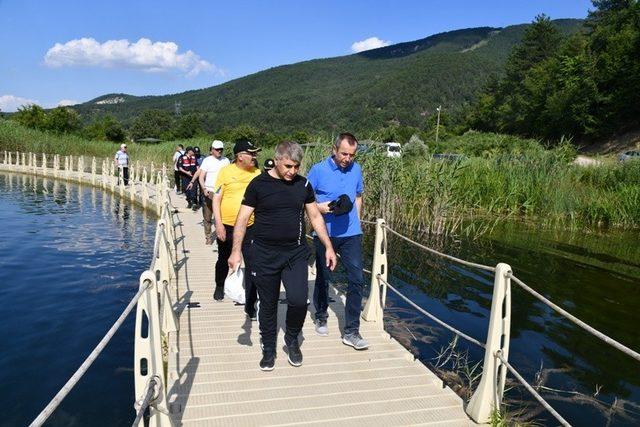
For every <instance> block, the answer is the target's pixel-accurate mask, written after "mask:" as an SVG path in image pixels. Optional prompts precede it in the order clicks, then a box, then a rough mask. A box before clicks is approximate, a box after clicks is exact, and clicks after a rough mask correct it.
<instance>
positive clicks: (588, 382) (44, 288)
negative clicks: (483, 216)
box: [0, 173, 640, 426]
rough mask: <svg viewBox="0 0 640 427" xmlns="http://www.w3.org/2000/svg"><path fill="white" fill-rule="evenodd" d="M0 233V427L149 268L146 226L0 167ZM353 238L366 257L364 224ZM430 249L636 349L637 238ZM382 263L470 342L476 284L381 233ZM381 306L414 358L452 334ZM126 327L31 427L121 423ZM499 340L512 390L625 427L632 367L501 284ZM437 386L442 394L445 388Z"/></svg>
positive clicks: (638, 395) (30, 405) (73, 363)
mask: <svg viewBox="0 0 640 427" xmlns="http://www.w3.org/2000/svg"><path fill="white" fill-rule="evenodd" d="M0 224H2V225H3V227H4V229H5V233H4V234H5V237H4V238H3V239H0V284H1V286H0V301H2V304H0V316H1V318H2V319H3V322H2V323H0V342H1V343H2V351H1V352H0V399H1V400H2V402H3V403H4V404H5V408H6V409H5V410H4V411H3V416H2V417H1V418H0V426H21V425H26V424H28V423H29V422H30V421H31V420H32V419H33V418H34V417H35V416H36V415H37V414H38V412H39V411H40V410H41V409H42V408H43V407H44V406H45V405H46V404H47V403H48V401H49V400H50V399H51V398H52V397H53V396H54V395H55V393H56V392H57V391H58V390H59V389H60V387H61V386H62V385H63V384H64V383H65V382H66V381H67V379H68V378H69V377H70V375H71V374H73V372H74V371H75V370H76V369H77V367H78V366H79V365H80V364H81V363H82V361H83V360H84V359H85V357H86V356H87V355H88V354H89V352H90V351H91V349H92V348H93V347H94V346H95V345H96V344H97V343H98V341H99V340H100V339H101V338H102V336H103V335H104V333H105V332H106V331H107V329H108V328H109V327H110V326H111V325H112V324H113V322H114V321H115V319H116V318H117V317H118V315H119V314H120V313H121V311H122V309H123V308H124V307H125V306H126V304H127V303H128V302H129V300H130V298H131V297H132V296H133V295H134V294H135V292H136V291H137V287H138V277H139V274H140V272H141V271H143V270H144V269H146V268H147V267H148V264H149V261H150V256H151V251H152V247H153V237H154V230H155V218H154V217H153V216H151V215H149V214H146V213H145V212H144V211H142V210H140V209H138V208H136V207H132V206H130V205H129V204H127V203H126V202H122V201H120V200H119V199H118V198H117V197H112V196H110V195H108V194H107V193H103V192H101V191H99V190H95V189H91V188H88V187H81V186H77V185H74V184H65V183H62V182H54V181H52V180H42V179H35V178H32V177H28V176H24V175H18V174H3V173H0ZM365 232H366V239H365V248H370V247H371V246H372V243H373V242H372V235H371V234H372V233H371V229H370V228H365ZM431 244H433V245H435V247H436V248H437V249H440V250H444V251H446V252H448V253H452V254H455V255H458V256H461V257H463V258H466V259H469V260H473V261H477V262H481V263H485V264H491V265H495V264H496V263H497V262H500V261H502V262H507V263H509V264H511V266H512V267H513V269H514V273H515V274H516V275H517V276H518V277H520V278H521V279H522V280H524V281H525V282H526V283H528V284H529V285H530V286H532V287H533V288H535V289H537V290H538V291H540V292H541V293H543V294H544V295H546V296H548V297H550V298H551V300H552V301H554V302H556V303H558V304H560V305H562V306H563V307H565V308H566V309H567V310H569V311H570V312H572V313H574V314H575V315H577V316H578V317H579V318H581V319H583V320H585V321H587V322H588V323H590V324H591V325H593V326H594V327H596V328H598V329H600V330H601V331H603V332H605V333H607V334H609V335H611V336H612V337H613V338H615V339H617V340H619V341H620V342H622V343H624V344H625V345H627V346H629V347H631V348H633V349H635V350H638V349H640V335H639V334H638V333H637V331H636V329H637V326H638V325H640V313H639V311H638V306H639V303H640V293H639V292H638V290H639V289H640V248H639V245H638V233H637V232H615V233H612V232H610V233H607V234H584V233H578V232H559V231H557V230H556V231H551V230H540V229H535V228H532V227H531V226H528V225H524V224H517V223H511V224H505V225H501V226H499V227H496V228H495V229H494V231H493V232H492V233H490V234H487V235H485V236H484V237H482V238H479V239H473V238H467V237H465V238H462V239H460V240H452V239H449V240H445V241H443V242H435V243H433V242H432V243H431ZM389 253H390V255H391V257H390V276H389V280H390V282H391V283H392V284H394V285H396V286H397V287H398V288H399V289H400V290H401V291H402V292H403V293H405V295H407V296H409V297H411V298H412V299H413V300H414V301H415V302H416V303H418V304H419V305H420V306H422V307H424V308H425V309H427V310H429V311H430V312H432V313H433V314H435V315H436V316H438V317H440V318H441V319H443V320H445V321H447V322H450V323H452V324H453V325H454V326H456V327H457V328H459V329H461V330H462V331H464V332H466V333H468V334H469V335H471V336H473V337H476V338H478V339H480V340H481V341H484V340H485V339H486V330H487V326H488V316H489V308H490V304H491V292H492V283H493V278H492V276H491V275H490V274H488V273H486V272H482V271H477V270H473V269H468V268H466V267H461V266H458V265H452V264H450V263H448V262H444V261H442V260H439V259H437V258H435V257H433V256H430V255H428V254H426V253H423V252H421V251H420V250H418V249H416V248H413V247H411V246H409V245H408V244H407V243H405V242H403V241H400V240H398V239H395V238H393V237H390V238H389ZM367 258H368V259H369V260H370V257H369V256H367ZM367 280H368V277H367ZM388 307H389V308H388V310H387V311H386V314H387V320H386V322H387V327H388V329H389V330H390V331H391V333H392V334H393V335H394V336H395V337H396V338H397V339H398V340H399V341H400V342H401V343H402V344H403V345H405V346H406V347H408V348H409V349H410V350H411V351H412V352H414V354H416V356H418V357H419V358H420V359H421V360H422V361H423V362H424V363H426V364H428V365H434V364H436V360H435V358H436V356H437V355H438V353H439V351H440V349H442V348H444V347H446V346H447V345H448V344H449V342H450V341H451V339H452V335H451V334H450V333H449V332H448V331H446V330H443V329H442V328H440V327H438V326H436V325H434V324H433V323H432V322H431V321H429V320H428V319H426V318H424V317H423V316H422V315H420V314H419V313H416V312H415V311H414V310H413V309H412V308H411V307H409V306H407V305H406V304H404V303H403V302H402V301H400V300H399V298H397V297H395V296H394V295H393V294H392V293H391V292H389V294H388ZM133 324H134V316H133V315H130V316H129V318H128V319H127V321H126V322H125V324H124V325H123V326H122V327H121V329H120V331H119V332H118V333H117V334H116V335H115V337H114V338H113V339H112V341H111V343H109V345H108V346H107V347H106V349H105V350H104V352H103V353H102V355H101V356H100V357H99V358H98V360H97V361H96V362H95V363H94V365H93V366H92V367H91V368H90V369H89V371H88V373H87V374H86V375H85V376H84V378H83V379H82V380H81V381H80V382H79V384H78V385H77V386H76V387H75V389H74V390H73V391H72V392H71V393H70V394H69V396H68V397H67V398H66V399H65V400H64V401H63V403H62V405H61V406H60V407H59V408H58V409H57V410H56V411H55V412H54V414H53V416H52V417H51V418H50V422H49V423H48V424H47V425H51V426H85V425H91V426H114V425H128V424H129V423H130V422H131V421H132V419H133V414H134V412H133V409H132V404H133V401H134V395H133V373H132V369H131V367H132V363H133V333H132V331H133ZM511 332H512V334H511V339H512V340H511V350H510V357H509V359H510V361H511V362H512V364H513V365H514V366H515V367H516V368H517V369H518V370H519V371H520V372H521V373H522V374H523V375H524V377H525V378H527V379H528V380H530V381H533V379H534V377H535V376H536V373H537V372H541V373H542V375H540V376H541V378H542V379H543V380H544V381H543V385H544V386H546V387H549V388H553V389H558V390H562V391H561V392H551V391H548V390H541V391H542V394H543V396H545V397H546V398H548V399H549V401H550V403H551V404H552V405H553V406H554V407H555V408H556V409H557V410H558V411H559V412H560V413H561V414H562V415H563V416H565V417H566V418H567V419H568V421H569V422H571V423H572V424H574V425H585V426H591V425H606V424H607V422H608V420H610V421H611V425H616V426H627V425H629V426H630V425H638V423H640V407H639V406H638V404H639V403H640V364H639V363H637V362H635V361H634V360H632V359H631V358H629V357H627V356H624V355H622V354H621V353H619V352H618V351H616V350H614V349H612V348H610V347H608V346H607V345H605V344H604V343H601V342H600V341H599V340H598V339H596V338H595V337H592V336H591V335H589V334H587V333H585V332H582V331H581V330H579V329H578V328H577V327H575V326H573V325H572V324H570V323H569V322H568V321H566V320H564V319H563V318H561V317H560V316H558V315H556V314H555V313H554V312H552V311H551V310H550V309H548V308H547V307H545V306H543V305H542V304H540V303H538V302H536V300H534V299H533V298H532V297H530V296H529V295H528V294H526V293H525V292H524V291H521V290H520V289H518V288H517V287H516V286H513V299H512V327H511ZM457 349H458V351H459V352H464V351H468V362H469V364H471V365H473V364H474V363H476V362H478V361H481V360H482V357H483V353H482V352H481V351H480V350H479V349H477V348H475V347H473V346H467V345H466V343H465V342H464V341H462V340H461V341H459V342H458V345H457ZM451 360H452V359H450V361H449V363H448V364H446V365H445V366H443V368H444V369H450V368H451ZM463 376H464V374H463ZM451 381H452V384H453V385H454V386H455V384H456V381H457V380H456V378H455V377H451ZM596 390H598V393H597V395H596V396H593V395H594V394H595V391H596ZM576 392H577V393H581V394H576ZM507 396H508V398H509V402H510V403H511V405H512V406H511V407H510V408H509V411H510V414H511V415H520V416H522V417H524V418H526V419H533V420H536V421H537V422H538V423H541V424H544V425H554V424H555V423H554V422H552V421H551V419H550V418H549V416H548V414H547V413H546V412H544V411H540V410H539V409H538V408H539V406H538V405H536V404H533V403H530V402H531V398H530V396H529V395H528V394H527V393H526V392H522V393H521V392H520V391H519V389H518V388H514V389H512V390H511V391H509V392H508V394H507ZM616 399H617V405H616V406H615V407H614V409H612V408H611V405H612V403H613V402H614V401H616ZM520 408H524V409H520Z"/></svg>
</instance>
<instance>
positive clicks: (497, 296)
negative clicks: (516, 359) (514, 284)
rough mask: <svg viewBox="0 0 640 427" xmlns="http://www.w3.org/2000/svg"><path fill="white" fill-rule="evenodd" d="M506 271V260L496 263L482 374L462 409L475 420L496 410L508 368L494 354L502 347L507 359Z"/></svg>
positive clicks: (508, 306)
mask: <svg viewBox="0 0 640 427" xmlns="http://www.w3.org/2000/svg"><path fill="white" fill-rule="evenodd" d="M508 273H511V266H509V265H508V264H504V263H500V264H498V265H497V266H496V273H495V278H494V281H493V298H492V300H491V317H490V319H489V331H488V332H487V343H486V348H485V353H484V365H483V367H482V378H481V379H480V384H478V387H477V388H476V390H475V392H474V393H473V396H471V399H470V400H469V403H468V404H467V407H466V409H465V410H466V412H467V415H469V416H470V417H471V419H473V420H474V421H475V422H477V423H488V422H489V418H490V417H491V412H492V411H493V410H494V409H495V410H497V411H499V410H500V405H501V403H502V394H503V393H504V384H505V380H506V375H507V368H506V366H503V365H502V362H501V361H500V359H498V358H496V353H497V352H498V351H501V352H502V356H503V357H504V359H505V360H508V359H509V340H510V331H511V279H510V278H509V277H508V276H507V274H508Z"/></svg>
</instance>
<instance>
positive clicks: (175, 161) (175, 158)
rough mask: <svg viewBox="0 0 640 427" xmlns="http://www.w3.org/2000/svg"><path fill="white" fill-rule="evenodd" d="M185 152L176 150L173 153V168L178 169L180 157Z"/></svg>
mask: <svg viewBox="0 0 640 427" xmlns="http://www.w3.org/2000/svg"><path fill="white" fill-rule="evenodd" d="M183 154H184V151H176V152H175V153H173V170H174V171H177V170H178V159H179V158H180V156H182V155H183Z"/></svg>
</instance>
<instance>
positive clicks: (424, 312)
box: [376, 274, 486, 348]
mask: <svg viewBox="0 0 640 427" xmlns="http://www.w3.org/2000/svg"><path fill="white" fill-rule="evenodd" d="M376 277H377V278H378V280H380V281H381V282H383V283H384V284H385V285H386V286H387V287H388V288H389V289H391V290H392V291H393V292H394V293H395V294H396V295H398V296H399V297H400V298H401V299H402V300H403V301H404V302H406V303H407V304H409V305H410V306H411V307H413V308H415V309H416V310H418V311H419V312H420V313H422V314H424V315H425V316H427V317H428V318H429V319H431V320H433V321H434V322H436V323H437V324H438V325H440V326H442V327H443V328H445V329H447V330H449V331H451V332H453V333H454V334H456V335H458V336H459V337H461V338H464V339H465V340H467V341H469V342H470V343H473V344H475V345H477V346H480V347H482V348H485V347H486V346H485V344H484V343H483V342H480V341H478V340H477V339H475V338H473V337H471V336H469V335H467V334H465V333H464V332H462V331H460V330H458V329H456V328H454V327H453V326H451V325H449V324H448V323H445V322H444V321H442V320H440V319H438V318H437V317H436V316H434V315H433V314H431V313H429V312H428V311H426V310H425V309H423V308H422V307H420V306H419V305H417V304H416V303H415V302H413V301H411V300H410V299H409V298H407V297H406V296H405V295H404V294H402V292H400V291H399V290H397V289H396V288H395V287H394V286H393V285H391V284H390V283H389V282H387V281H386V280H384V279H383V278H382V277H381V276H380V275H379V274H378V275H377V276H376Z"/></svg>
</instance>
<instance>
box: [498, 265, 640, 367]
mask: <svg viewBox="0 0 640 427" xmlns="http://www.w3.org/2000/svg"><path fill="white" fill-rule="evenodd" d="M507 276H508V277H509V278H510V279H511V280H513V281H514V282H515V283H516V284H518V286H520V287H521V288H522V289H524V290H525V291H527V292H529V293H530V294H531V295H532V296H533V297H535V298H536V299H538V300H539V301H541V302H542V303H544V304H545V305H547V306H549V307H551V308H552V309H554V310H555V311H556V312H557V313H559V314H561V315H562V316H564V317H565V318H567V319H569V320H570V321H571V322H573V323H574V324H576V325H578V326H580V327H581V328H582V329H584V330H585V331H587V332H589V333H590V334H592V335H595V336H596V337H597V338H599V339H601V340H602V341H604V342H605V343H607V344H609V345H610V346H612V347H614V348H615V349H617V350H619V351H621V352H623V353H624V354H626V355H627V356H631V357H632V358H634V359H636V360H637V361H640V353H638V352H636V351H633V350H631V349H630V348H629V347H627V346H625V345H624V344H621V343H619V342H618V341H616V340H614V339H613V338H611V337H609V336H607V335H605V334H603V333H602V332H600V331H598V330H597V329H595V328H594V327H592V326H589V325H588V324H586V323H585V322H583V321H582V320H580V319H578V318H577V317H575V316H574V315H573V314H571V313H569V312H568V311H566V310H564V309H563V308H562V307H560V306H558V305H556V304H554V303H553V302H551V301H550V300H548V299H547V298H545V297H543V296H542V295H541V294H539V293H538V292H536V291H534V290H533V289H532V288H531V287H529V286H527V284H525V283H524V282H523V281H522V280H520V279H518V278H517V277H516V276H514V275H513V274H512V273H509V274H508V275H507Z"/></svg>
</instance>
